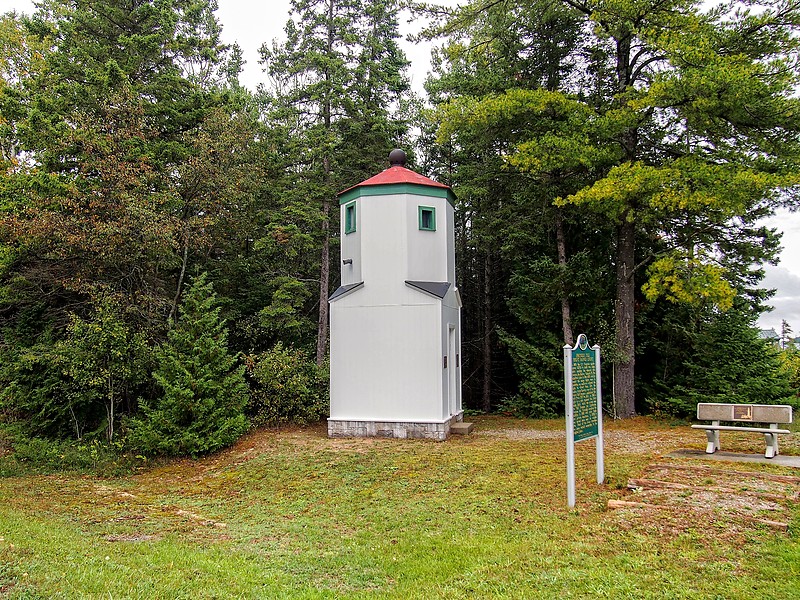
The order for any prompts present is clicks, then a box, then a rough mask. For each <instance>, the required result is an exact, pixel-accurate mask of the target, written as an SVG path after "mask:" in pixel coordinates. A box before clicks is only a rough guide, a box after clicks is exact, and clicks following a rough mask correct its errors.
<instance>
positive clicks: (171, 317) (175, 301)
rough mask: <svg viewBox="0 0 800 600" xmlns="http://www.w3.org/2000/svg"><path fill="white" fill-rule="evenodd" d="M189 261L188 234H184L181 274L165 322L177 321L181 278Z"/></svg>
mask: <svg viewBox="0 0 800 600" xmlns="http://www.w3.org/2000/svg"><path fill="white" fill-rule="evenodd" d="M188 260H189V232H188V231H187V232H186V235H185V236H184V241H183V259H182V260H181V273H180V275H179V276H178V287H177V289H176V290H175V298H173V299H172V307H171V308H170V309H169V316H168V317H167V322H168V323H169V322H171V321H174V320H177V316H178V302H179V301H180V299H181V289H182V288H183V278H184V277H185V276H186V264H187V263H188Z"/></svg>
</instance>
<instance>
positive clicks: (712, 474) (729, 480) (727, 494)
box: [607, 464, 800, 531]
mask: <svg viewBox="0 0 800 600" xmlns="http://www.w3.org/2000/svg"><path fill="white" fill-rule="evenodd" d="M628 489H629V490H630V494H629V495H628V496H626V497H625V498H624V499H613V500H609V501H608V505H607V507H608V509H610V510H612V509H613V510H630V511H639V513H642V516H643V517H645V518H649V517H652V516H653V514H654V513H661V516H662V517H663V518H664V519H665V520H667V521H669V522H670V523H672V524H673V525H674V526H676V527H680V524H681V523H682V524H683V525H684V526H685V527H691V528H694V529H698V530H702V529H705V528H719V527H729V528H730V529H731V530H732V531H735V530H739V531H741V530H743V529H748V528H750V527H756V526H765V527H769V528H771V529H774V530H778V531H788V529H789V521H790V519H791V507H792V506H793V505H795V504H796V503H797V502H798V500H800V477H794V476H789V475H778V474H771V473H763V472H755V471H744V470H738V469H737V470H733V469H730V470H729V469H716V468H711V467H705V466H692V465H671V464H652V465H649V466H648V467H647V468H646V469H645V470H644V473H643V474H642V477H640V478H636V479H630V480H629V481H628Z"/></svg>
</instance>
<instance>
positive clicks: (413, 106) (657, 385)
mask: <svg viewBox="0 0 800 600" xmlns="http://www.w3.org/2000/svg"><path fill="white" fill-rule="evenodd" d="M37 6H38V8H37V10H36V11H35V12H34V13H33V14H32V15H30V16H24V15H19V14H15V13H6V14H5V15H3V16H2V21H0V44H2V54H0V150H1V151H2V161H3V165H2V172H0V327H2V329H3V338H2V345H1V346H0V385H1V386H2V392H0V409H1V410H2V421H3V424H4V427H5V430H6V431H7V432H10V433H8V435H13V436H15V440H16V445H17V447H19V448H22V447H23V446H24V445H25V444H26V443H27V444H28V445H29V447H34V446H35V445H36V444H38V443H39V442H35V443H33V440H39V441H40V442H41V444H44V446H46V447H48V448H52V447H53V446H52V445H53V444H54V443H55V442H54V440H73V441H77V442H79V443H82V444H86V443H93V444H96V443H99V441H100V440H103V441H104V442H103V443H104V444H111V445H115V446H116V447H118V448H125V449H133V450H135V451H136V452H141V453H144V454H192V455H197V454H203V453H206V452H209V451H213V450H215V449H217V448H219V447H222V446H224V445H226V444H229V443H230V442H232V441H233V440H235V439H236V438H237V437H238V436H239V435H241V434H242V433H243V432H244V431H245V430H246V429H247V427H249V426H253V425H262V424H277V423H283V422H289V421H299V422H304V421H305V422H307V421H314V420H317V419H319V418H322V417H324V416H325V414H326V411H327V405H326V403H327V381H326V378H327V351H328V345H327V344H328V332H327V323H328V314H327V297H328V295H329V293H330V291H331V290H332V289H333V288H332V287H331V286H334V287H335V285H336V277H337V268H336V267H337V264H338V252H337V243H338V240H337V238H338V231H339V224H338V203H337V202H336V193H337V192H338V191H340V190H342V189H345V188H346V187H349V186H351V185H353V184H354V183H357V182H359V181H361V180H363V179H366V178H367V177H370V176H371V175H374V174H375V173H377V172H378V171H380V170H382V169H383V168H385V167H386V156H387V154H388V151H389V150H390V149H391V148H394V147H402V148H406V149H407V150H408V151H409V153H410V154H411V156H412V164H411V166H412V167H413V168H415V170H417V171H419V172H422V173H424V174H425V175H428V176H430V177H432V178H434V179H436V180H438V181H441V182H443V183H446V184H449V185H451V186H452V187H453V189H454V190H455V192H456V194H457V196H458V205H457V215H458V217H457V221H458V222H457V240H456V245H457V246H456V254H457V261H458V264H457V269H458V273H457V280H458V282H459V287H460V290H461V293H462V297H463V298H464V310H463V350H462V352H463V367H464V368H463V373H464V401H465V405H466V406H467V407H468V408H469V409H470V410H476V411H483V412H491V411H497V410H501V411H506V412H510V413H514V414H519V415H526V416H541V417H545V416H554V415H558V414H560V413H562V412H563V382H562V373H561V371H562V365H561V362H560V359H561V347H562V346H563V345H564V344H565V343H572V342H573V341H574V337H575V332H579V331H580V332H586V333H588V334H589V336H590V339H591V340H592V342H597V343H599V344H600V345H601V346H602V348H603V353H604V360H605V371H604V380H605V382H604V386H605V389H606V390H609V391H610V393H608V394H607V400H606V402H607V407H606V408H607V411H608V413H609V415H611V416H614V417H620V418H625V417H629V416H632V415H634V414H636V413H656V414H662V415H675V416H681V417H685V416H689V415H691V413H692V412H693V410H694V406H695V404H696V402H697V401H698V400H700V399H702V400H703V401H714V400H715V399H720V400H721V399H724V400H725V401H743V402H791V403H795V404H796V402H797V401H796V398H797V390H798V389H800V368H799V366H798V363H800V360H798V357H797V351H796V350H795V349H794V347H793V345H792V344H790V343H788V341H789V338H790V337H791V331H790V327H788V326H787V327H784V330H783V331H782V332H781V333H782V336H783V338H784V339H783V340H782V343H781V346H782V347H785V349H783V350H780V349H779V348H776V347H772V346H770V345H768V344H765V343H764V342H763V341H762V340H759V338H758V335H757V331H756V330H755V329H754V328H753V325H754V323H755V321H756V319H757V318H758V317H759V315H760V314H761V313H762V312H763V310H764V307H765V302H767V300H768V299H769V296H770V292H769V290H767V289H764V287H763V283H762V279H763V275H764V271H763V266H764V265H765V264H768V263H770V262H774V261H775V259H776V257H777V253H778V249H779V235H778V234H777V232H776V231H775V230H774V229H771V228H769V227H766V226H765V225H764V221H763V219H764V218H765V217H768V216H769V215H771V214H772V213H773V212H774V211H775V210H777V209H791V208H793V207H794V206H795V204H796V200H797V198H796V192H797V189H798V188H797V184H798V181H797V179H798V173H800V172H799V171H798V164H797V163H798V158H799V157H800V154H798V151H799V150H800V145H799V144H798V142H799V141H800V121H798V119H799V118H800V111H798V108H800V104H799V103H798V98H797V97H796V92H795V90H796V88H797V83H798V77H799V76H800V68H798V62H797V61H798V37H797V32H798V25H799V24H800V5H798V4H796V3H793V2H787V1H772V0H770V1H767V2H754V3H729V4H723V5H720V6H718V7H715V8H708V7H706V6H705V5H701V4H699V3H694V2H687V1H677V0H672V1H669V2H656V1H648V0H642V1H639V0H613V1H609V0H606V1H599V2H580V1H575V0H563V1H542V0H492V1H489V0H476V1H474V2H472V3H468V4H466V5H465V6H463V7H461V8H455V9H453V8H451V9H447V8H444V9H442V8H437V7H435V6H427V5H419V4H415V5H414V6H413V7H411V8H413V10H414V11H416V12H415V13H414V14H418V15H420V17H424V18H425V19H426V21H425V23H426V24H427V25H426V27H425V30H424V31H422V33H421V36H422V37H423V38H426V39H428V38H435V39H438V40H440V41H441V42H440V43H441V44H442V45H441V48H440V49H439V50H437V51H436V52H435V53H434V57H433V67H432V73H431V75H430V77H429V78H428V80H427V81H426V84H425V91H426V94H425V97H424V98H420V97H419V96H418V95H416V94H414V93H413V92H412V90H411V88H410V83H409V79H408V75H407V67H408V61H407V59H406V56H405V54H404V52H403V51H402V49H401V47H400V46H399V44H398V40H399V35H400V33H399V11H400V10H401V7H400V6H398V4H397V3H390V2H384V1H382V0H374V1H369V2H368V1H366V0H293V1H292V2H291V17H292V20H291V21H290V23H289V24H287V26H286V29H285V36H284V37H283V38H281V39H279V40H276V41H275V42H272V41H271V40H264V42H265V44H264V46H262V48H261V58H262V60H263V67H264V69H265V73H264V82H263V85H261V86H259V88H258V89H257V90H256V91H252V90H249V89H247V88H245V87H243V86H242V85H241V83H240V81H239V74H240V72H241V70H242V65H243V58H242V52H241V49H240V48H238V47H237V46H236V45H233V46H229V45H226V44H223V43H222V41H221V39H222V38H221V28H220V25H219V22H218V20H217V18H216V16H215V10H216V3H215V2H214V1H213V0H210V1H209V0H157V1H150V0H91V1H85V2H73V1H70V0H45V1H44V2H41V3H40V4H38V5H37ZM41 444H40V446H37V447H42V446H41Z"/></svg>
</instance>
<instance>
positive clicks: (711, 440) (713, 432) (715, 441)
mask: <svg viewBox="0 0 800 600" xmlns="http://www.w3.org/2000/svg"><path fill="white" fill-rule="evenodd" d="M711 424H712V425H717V426H718V425H719V421H712V422H711ZM706 438H708V444H707V445H706V454H714V452H716V451H717V450H719V429H706Z"/></svg>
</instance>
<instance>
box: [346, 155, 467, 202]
mask: <svg viewBox="0 0 800 600" xmlns="http://www.w3.org/2000/svg"><path fill="white" fill-rule="evenodd" d="M389 164H391V166H390V167H389V168H388V169H386V170H384V171H381V172H380V173H378V174H377V175H375V176H373V177H370V178H369V179H367V180H366V181H362V182H361V183H358V184H356V185H354V186H352V187H349V188H347V189H346V190H342V191H341V192H339V194H338V195H339V196H341V195H343V194H346V193H347V192H349V191H350V190H354V189H356V188H360V187H366V186H372V185H392V184H398V183H400V184H413V185H424V186H427V187H433V188H442V189H445V190H450V186H449V185H444V184H443V183H439V182H438V181H434V180H433V179H430V178H428V177H425V176H424V175H420V174H419V173H415V172H414V171H412V170H411V169H408V168H406V166H405V165H406V153H405V152H403V151H402V150H392V151H391V152H390V153H389ZM450 193H452V192H450Z"/></svg>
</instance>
